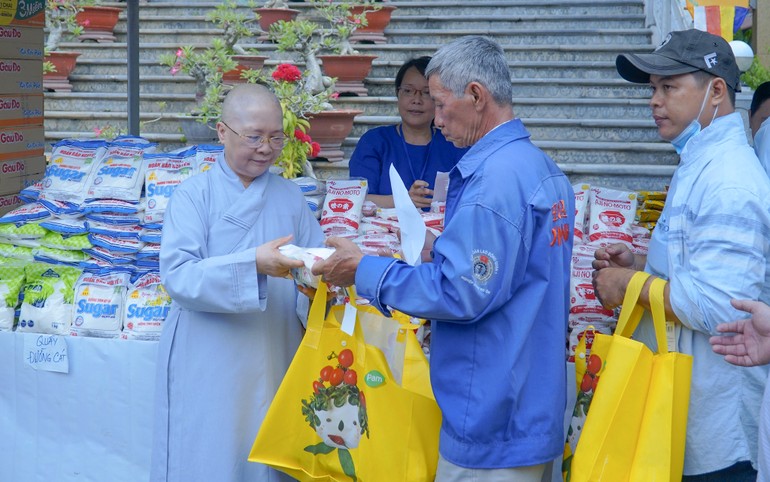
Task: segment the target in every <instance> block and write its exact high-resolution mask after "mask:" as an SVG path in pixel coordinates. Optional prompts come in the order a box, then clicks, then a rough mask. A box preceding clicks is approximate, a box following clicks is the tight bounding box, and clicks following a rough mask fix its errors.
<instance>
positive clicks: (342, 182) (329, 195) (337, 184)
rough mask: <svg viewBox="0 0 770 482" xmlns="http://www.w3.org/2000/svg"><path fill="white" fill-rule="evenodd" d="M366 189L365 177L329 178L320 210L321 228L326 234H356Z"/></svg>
mask: <svg viewBox="0 0 770 482" xmlns="http://www.w3.org/2000/svg"><path fill="white" fill-rule="evenodd" d="M367 189H368V185H367V181H366V179H329V180H328V181H327V182H326V199H325V200H324V207H323V210H322V211H321V229H323V232H324V234H325V235H326V236H339V235H340V234H343V233H351V232H352V233H355V234H356V235H358V226H359V224H360V223H361V211H362V209H363V206H364V199H365V198H366V192H367Z"/></svg>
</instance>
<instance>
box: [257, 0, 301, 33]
mask: <svg viewBox="0 0 770 482" xmlns="http://www.w3.org/2000/svg"><path fill="white" fill-rule="evenodd" d="M253 10H254V13H255V14H256V16H257V19H258V20H259V28H261V29H262V32H264V34H263V35H262V36H260V40H268V39H269V36H268V35H267V34H266V32H269V31H270V26H271V25H273V24H274V23H276V22H278V21H281V20H283V21H285V22H288V21H290V20H294V18H296V17H297V15H298V14H299V10H295V9H293V8H289V4H288V3H286V0H267V1H266V2H265V3H264V4H263V5H262V7H260V8H254V9H253Z"/></svg>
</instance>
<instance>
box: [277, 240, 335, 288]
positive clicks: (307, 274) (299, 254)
mask: <svg viewBox="0 0 770 482" xmlns="http://www.w3.org/2000/svg"><path fill="white" fill-rule="evenodd" d="M278 251H280V252H281V254H282V255H284V256H286V257H287V258H291V259H297V260H300V261H302V262H303V263H305V266H303V267H302V268H292V270H291V276H292V277H293V278H294V281H295V282H296V283H297V284H299V285H303V286H310V287H311V288H318V283H319V282H320V281H321V276H320V275H319V276H316V275H314V274H313V273H312V269H313V265H314V264H315V263H316V261H320V260H322V259H326V258H328V257H329V256H331V255H332V254H333V253H334V249H332V248H301V247H299V246H295V245H293V244H285V245H283V246H280V247H279V248H278Z"/></svg>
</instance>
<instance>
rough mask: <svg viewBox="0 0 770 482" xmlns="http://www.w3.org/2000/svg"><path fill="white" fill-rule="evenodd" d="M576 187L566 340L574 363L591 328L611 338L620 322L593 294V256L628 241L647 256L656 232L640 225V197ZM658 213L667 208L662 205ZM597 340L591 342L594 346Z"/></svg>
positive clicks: (646, 225) (588, 187)
mask: <svg viewBox="0 0 770 482" xmlns="http://www.w3.org/2000/svg"><path fill="white" fill-rule="evenodd" d="M572 187H573V190H574V191H575V226H574V247H573V251H572V264H571V271H572V273H571V278H570V312H569V322H568V333H569V335H568V340H567V357H568V360H569V361H574V354H575V348H576V347H577V345H578V342H579V341H580V339H581V338H582V337H583V336H584V334H585V332H586V330H587V329H588V327H589V326H592V327H593V328H594V330H595V332H598V333H605V334H612V333H613V331H614V329H615V325H616V323H617V318H616V317H615V313H614V312H613V311H612V310H608V309H606V308H604V307H603V306H602V305H601V303H600V302H599V300H598V299H597V297H596V295H595V294H594V290H593V284H592V279H593V278H592V277H593V271H594V270H593V267H592V262H593V260H594V253H595V252H596V250H597V249H599V248H602V247H606V246H609V245H611V244H615V243H623V244H626V245H627V246H628V247H629V248H630V249H631V251H632V252H634V253H635V254H639V255H647V247H648V245H649V239H650V232H651V229H652V227H649V228H648V226H649V224H648V223H646V222H644V223H642V222H640V221H639V217H638V213H639V206H640V204H639V197H640V193H637V192H633V191H623V190H618V189H610V188H606V187H599V186H590V185H588V184H575V185H573V186H572ZM644 194H647V192H645V193H644ZM661 194H663V196H662V201H663V202H665V193H656V194H655V197H656V198H658V199H661ZM648 195H649V194H648ZM659 209H660V210H662V209H663V203H662V202H661V203H660V204H659ZM653 226H654V225H653ZM592 341H593V340H588V339H587V340H586V342H587V343H589V344H590V343H591V342H592ZM588 348H590V345H589V346H588Z"/></svg>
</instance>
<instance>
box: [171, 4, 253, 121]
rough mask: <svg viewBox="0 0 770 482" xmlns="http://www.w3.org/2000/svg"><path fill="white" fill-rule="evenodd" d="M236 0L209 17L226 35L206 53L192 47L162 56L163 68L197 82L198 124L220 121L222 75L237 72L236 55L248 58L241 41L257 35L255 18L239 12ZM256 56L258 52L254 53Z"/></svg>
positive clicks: (214, 41)
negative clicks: (166, 67) (185, 75)
mask: <svg viewBox="0 0 770 482" xmlns="http://www.w3.org/2000/svg"><path fill="white" fill-rule="evenodd" d="M237 7H238V4H237V3H236V2H235V0H225V1H223V2H222V3H220V4H219V5H217V7H216V8H215V9H214V10H213V11H211V12H209V13H208V15H207V16H206V19H207V20H208V21H210V22H212V23H213V24H214V25H216V26H218V27H219V28H221V29H222V35H221V37H219V38H215V39H213V40H212V41H211V45H210V46H209V47H207V48H205V49H203V50H200V49H196V48H194V47H192V46H185V47H180V48H178V49H177V51H176V54H175V55H172V54H164V55H161V56H160V63H161V65H166V66H168V67H170V71H171V75H176V74H177V73H179V72H182V73H185V74H187V75H189V76H190V77H192V78H193V79H195V102H196V108H195V110H194V111H193V113H192V114H193V115H196V116H198V121H200V122H202V123H210V122H211V121H214V120H217V119H218V118H219V107H218V106H219V103H220V102H221V98H222V94H223V92H224V91H223V89H224V87H223V84H222V73H223V72H227V71H230V70H233V69H235V68H236V67H237V66H238V64H237V62H235V61H234V60H233V58H232V57H233V55H236V54H240V55H246V54H248V53H249V52H247V51H246V50H245V49H244V48H243V47H242V46H240V45H239V44H238V41H239V40H240V39H241V38H243V37H248V36H251V35H252V34H253V31H252V29H251V25H252V24H253V23H254V22H256V20H257V19H256V18H254V17H253V16H248V17H247V16H246V15H245V14H243V13H240V12H238V10H237ZM252 53H254V52H252Z"/></svg>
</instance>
